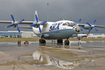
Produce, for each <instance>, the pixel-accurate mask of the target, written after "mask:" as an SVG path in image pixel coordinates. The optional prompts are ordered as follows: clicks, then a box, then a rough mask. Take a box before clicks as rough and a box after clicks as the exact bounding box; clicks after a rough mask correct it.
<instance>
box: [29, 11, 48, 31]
mask: <svg viewBox="0 0 105 70" xmlns="http://www.w3.org/2000/svg"><path fill="white" fill-rule="evenodd" d="M35 19H36V24H32V25H30V27H34V26H37V27H39V32H40V33H41V28H40V25H43V24H45V23H46V22H47V21H43V22H40V23H39V21H38V15H37V10H36V11H35Z"/></svg>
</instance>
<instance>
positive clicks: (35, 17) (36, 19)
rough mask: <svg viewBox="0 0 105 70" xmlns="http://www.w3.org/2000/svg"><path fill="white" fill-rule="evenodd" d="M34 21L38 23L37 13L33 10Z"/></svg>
mask: <svg viewBox="0 0 105 70" xmlns="http://www.w3.org/2000/svg"><path fill="white" fill-rule="evenodd" d="M34 21H35V22H38V13H37V10H35V15H34Z"/></svg>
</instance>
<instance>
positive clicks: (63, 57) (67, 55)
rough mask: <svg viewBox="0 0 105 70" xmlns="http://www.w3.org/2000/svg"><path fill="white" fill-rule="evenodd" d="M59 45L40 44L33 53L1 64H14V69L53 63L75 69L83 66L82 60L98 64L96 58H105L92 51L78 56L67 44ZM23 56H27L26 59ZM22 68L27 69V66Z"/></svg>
mask: <svg viewBox="0 0 105 70" xmlns="http://www.w3.org/2000/svg"><path fill="white" fill-rule="evenodd" d="M58 46H59V47H52V46H48V45H47V46H46V45H45V44H40V46H39V48H37V49H36V50H35V52H33V53H32V54H25V55H19V56H18V58H17V60H15V61H12V62H8V61H7V62H6V63H3V64H0V66H10V65H12V66H13V70H14V69H15V68H16V67H15V66H17V67H20V65H22V64H23V65H24V64H25V65H32V66H35V67H47V66H50V65H53V66H56V67H58V68H62V69H74V68H75V67H77V66H79V67H80V68H81V66H80V62H81V61H86V64H89V62H93V63H94V65H95V66H96V64H95V62H94V60H95V59H99V58H105V56H99V55H96V56H95V57H92V55H90V53H88V54H89V55H85V56H78V55H77V54H75V53H73V52H72V51H70V49H67V48H68V47H69V46H65V47H66V48H62V47H61V48H60V46H61V45H58ZM28 57H32V58H33V60H32V59H31V60H30V59H29V58H28ZM23 58H25V60H24V59H23ZM26 59H27V60H26ZM20 68H22V69H25V67H20Z"/></svg>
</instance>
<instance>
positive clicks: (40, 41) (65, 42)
mask: <svg viewBox="0 0 105 70" xmlns="http://www.w3.org/2000/svg"><path fill="white" fill-rule="evenodd" d="M39 43H41V44H44V43H46V41H45V40H44V39H39ZM57 43H58V44H62V43H63V40H62V39H58V40H57ZM64 44H65V45H69V40H68V39H67V40H65V41H64Z"/></svg>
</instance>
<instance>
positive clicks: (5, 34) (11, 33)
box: [0, 31, 37, 38]
mask: <svg viewBox="0 0 105 70" xmlns="http://www.w3.org/2000/svg"><path fill="white" fill-rule="evenodd" d="M0 37H11V38H16V37H22V38H33V37H37V35H35V34H34V33H33V32H31V31H21V33H19V32H18V31H0Z"/></svg>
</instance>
